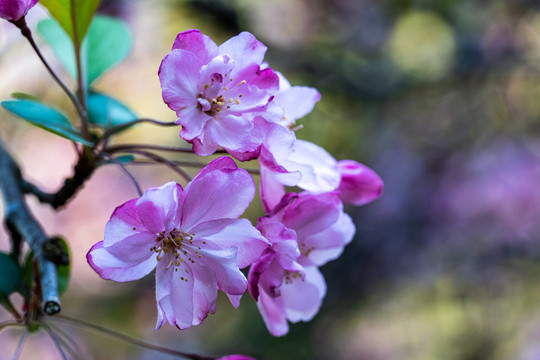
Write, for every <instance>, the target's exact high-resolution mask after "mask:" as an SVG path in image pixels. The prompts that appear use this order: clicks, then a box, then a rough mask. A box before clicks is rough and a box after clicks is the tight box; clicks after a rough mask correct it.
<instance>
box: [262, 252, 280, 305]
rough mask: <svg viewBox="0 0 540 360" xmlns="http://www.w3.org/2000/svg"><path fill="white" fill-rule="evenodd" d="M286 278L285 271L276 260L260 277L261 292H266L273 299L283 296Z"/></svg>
mask: <svg viewBox="0 0 540 360" xmlns="http://www.w3.org/2000/svg"><path fill="white" fill-rule="evenodd" d="M284 276H285V270H284V269H283V268H282V267H281V265H279V263H278V262H277V261H275V259H274V261H272V262H271V263H270V265H268V268H267V269H266V270H265V271H264V272H263V273H262V274H261V276H260V277H259V290H264V291H265V292H266V293H267V294H269V295H271V296H272V297H278V296H279V295H280V294H281V285H282V284H283V280H284Z"/></svg>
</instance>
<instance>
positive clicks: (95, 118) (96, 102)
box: [87, 92, 137, 129]
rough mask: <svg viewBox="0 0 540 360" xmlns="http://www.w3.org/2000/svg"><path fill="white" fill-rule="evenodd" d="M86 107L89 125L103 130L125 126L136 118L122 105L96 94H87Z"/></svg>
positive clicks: (110, 98)
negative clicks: (97, 126) (94, 125)
mask: <svg viewBox="0 0 540 360" xmlns="http://www.w3.org/2000/svg"><path fill="white" fill-rule="evenodd" d="M87 106H88V118H89V120H90V123H92V124H96V125H99V126H101V127H102V128H103V129H108V128H111V127H113V126H117V125H121V124H125V123H128V122H131V121H133V120H135V119H136V118H137V116H136V115H135V114H134V113H133V112H132V111H131V110H130V109H129V108H128V107H126V106H125V105H124V104H122V103H121V102H119V101H118V100H116V99H113V98H112V97H110V96H107V95H105V94H101V93H98V92H91V93H90V94H89V96H88V101H87Z"/></svg>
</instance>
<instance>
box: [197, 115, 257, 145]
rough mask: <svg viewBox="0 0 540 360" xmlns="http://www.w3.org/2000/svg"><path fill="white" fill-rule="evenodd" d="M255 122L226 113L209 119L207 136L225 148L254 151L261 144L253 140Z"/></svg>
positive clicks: (206, 129)
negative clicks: (252, 130) (214, 118)
mask: <svg viewBox="0 0 540 360" xmlns="http://www.w3.org/2000/svg"><path fill="white" fill-rule="evenodd" d="M252 128H253V123H252V122H251V121H249V120H248V119H246V118H244V117H241V116H234V115H231V114H224V115H221V116H219V118H217V119H216V120H212V121H209V122H208V123H207V125H206V127H205V131H206V132H207V134H206V136H207V137H210V138H212V139H213V140H214V141H215V142H216V143H217V144H218V145H220V146H221V147H223V148H226V149H231V150H235V151H253V150H255V149H256V148H257V147H258V146H259V145H260V144H257V143H253V142H252V141H251V137H250V135H251V129H252Z"/></svg>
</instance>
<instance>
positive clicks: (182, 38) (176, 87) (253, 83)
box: [159, 30, 279, 160]
mask: <svg viewBox="0 0 540 360" xmlns="http://www.w3.org/2000/svg"><path fill="white" fill-rule="evenodd" d="M265 52H266V47H265V46H264V45H263V44H262V43H261V42H259V41H258V40H257V39H255V37H254V36H253V35H251V34H250V33H247V32H243V33H241V34H240V35H238V36H235V37H233V38H231V39H229V40H228V41H226V42H225V43H223V44H221V45H220V46H217V45H216V44H215V43H214V42H213V41H212V40H211V39H210V38H209V37H208V36H206V35H203V34H201V33H200V31H199V30H187V31H184V32H182V33H180V34H178V36H177V38H176V40H175V42H174V45H173V50H172V51H171V52H170V53H169V54H168V55H167V56H165V58H164V59H163V61H162V63H161V66H160V69H159V79H160V82H161V88H162V91H163V100H164V101H165V103H167V105H168V106H169V107H170V108H171V109H172V110H174V111H176V114H177V116H178V120H177V123H178V124H180V125H182V130H181V131H180V137H182V138H183V139H184V140H186V141H188V142H190V143H192V144H193V149H194V151H195V152H196V153H197V154H198V155H201V156H206V155H210V154H212V153H214V152H215V151H216V150H217V148H218V146H221V147H223V148H224V149H226V150H227V151H229V152H230V153H232V154H233V155H234V156H235V157H237V158H238V159H240V160H249V159H251V158H253V157H256V156H257V149H258V147H259V146H260V141H257V139H256V138H254V137H252V136H251V135H252V130H253V120H252V119H253V117H252V116H251V115H250V114H251V113H255V112H260V111H261V109H264V107H265V106H266V105H267V104H268V102H269V101H270V99H271V96H272V95H273V93H275V92H276V91H277V90H278V87H279V78H278V76H277V75H276V74H275V73H274V71H273V70H272V69H270V68H266V69H264V70H261V67H260V66H261V64H262V61H263V57H264V54H265Z"/></svg>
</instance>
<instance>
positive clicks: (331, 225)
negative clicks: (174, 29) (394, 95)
mask: <svg viewBox="0 0 540 360" xmlns="http://www.w3.org/2000/svg"><path fill="white" fill-rule="evenodd" d="M265 52H266V47H265V46H264V45H263V44H262V43H261V42H259V41H258V40H257V39H256V38H255V37H254V36H253V35H251V34H249V33H246V32H244V33H241V34H240V35H238V36H236V37H233V38H231V39H230V40H228V41H226V42H225V43H223V44H222V45H220V46H218V45H216V44H215V43H214V42H213V41H212V40H211V39H210V38H209V37H208V36H206V35H203V34H201V32H200V31H198V30H188V31H185V32H182V33H180V34H179V35H178V36H177V38H176V40H175V42H174V45H173V49H172V51H171V52H170V53H169V54H168V55H167V56H166V57H165V58H164V59H163V61H162V63H161V66H160V69H159V79H160V82H161V86H162V91H163V99H164V101H165V103H166V104H167V105H168V106H169V107H170V108H171V109H172V110H174V111H175V112H176V114H177V117H178V120H177V123H178V124H180V125H181V126H182V130H181V131H180V137H181V138H182V139H184V140H186V141H187V142H189V143H191V144H192V146H193V151H194V152H195V153H196V154H198V155H201V156H206V155H210V154H213V153H214V152H215V151H216V150H217V149H218V148H219V147H221V148H223V149H224V150H226V151H227V152H228V153H229V154H230V155H232V156H233V157H235V158H236V159H238V160H240V161H245V160H252V159H258V161H259V164H260V194H261V201H262V204H263V209H264V211H265V216H263V217H261V218H260V219H259V221H258V223H257V226H256V227H253V226H252V225H251V223H250V222H249V221H248V220H246V219H238V217H239V216H241V215H242V213H243V212H244V210H245V209H246V208H247V207H248V205H249V203H250V202H251V201H252V199H253V197H254V194H255V184H254V182H253V179H252V178H251V176H250V175H249V174H248V173H247V172H246V171H244V170H242V169H239V168H238V167H237V165H236V164H235V162H234V161H233V160H232V159H231V158H229V157H222V158H219V159H217V160H214V161H213V162H211V163H210V164H209V165H208V166H206V167H205V168H203V169H202V170H201V172H200V173H199V174H198V175H197V176H196V177H195V179H193V181H191V182H190V183H189V184H188V185H187V186H186V188H185V189H182V188H181V187H180V185H178V184H175V183H172V182H170V183H167V184H165V185H163V186H161V187H158V188H151V189H148V190H147V191H146V192H145V193H144V194H143V195H142V196H141V197H140V198H139V199H133V200H131V201H128V202H127V203H125V204H124V205H122V206H120V207H118V208H117V209H116V210H115V212H114V213H113V215H112V217H111V219H110V220H109V222H108V224H107V226H106V229H105V237H104V240H103V241H102V242H99V243H97V244H96V245H95V246H94V247H93V248H92V249H91V250H90V252H89V253H88V261H89V263H90V265H91V266H92V267H93V268H94V269H95V270H96V271H97V272H98V273H99V274H100V276H101V277H103V278H105V279H112V280H115V281H130V280H135V279H138V278H141V277H143V276H145V275H147V274H148V273H150V272H151V271H152V270H153V269H154V268H156V284H157V285H156V299H157V306H158V321H157V328H159V327H160V326H161V325H162V324H163V323H164V322H165V321H168V322H169V323H171V324H173V325H175V326H177V327H179V328H180V329H184V328H187V327H189V326H192V325H197V324H199V323H200V322H201V321H202V320H203V319H204V318H205V317H206V316H207V314H208V313H213V312H214V311H215V305H216V296H217V290H218V289H219V290H221V291H223V292H225V293H226V294H227V295H228V296H229V299H230V300H231V302H232V303H233V305H234V306H238V305H239V301H240V297H241V295H242V294H243V293H244V292H245V291H246V289H248V288H249V292H250V294H251V295H252V297H253V298H254V300H255V301H256V302H257V306H258V308H259V310H260V312H261V314H262V317H263V319H264V321H265V323H266V325H267V327H268V329H269V331H270V332H271V333H272V334H273V335H275V336H281V335H284V334H286V333H287V331H288V321H290V322H298V321H309V320H310V319H311V318H313V316H314V315H315V314H316V313H317V312H318V310H319V308H320V306H321V303H322V301H323V298H324V295H325V292H326V283H325V280H324V278H323V276H322V275H321V273H320V271H319V269H318V268H319V267H320V266H322V265H324V264H325V263H326V262H328V261H330V260H333V259H335V258H337V257H338V256H339V255H340V254H341V253H342V251H343V248H344V247H345V245H346V244H348V243H349V242H350V241H351V240H352V238H353V236H354V232H355V227H354V225H353V222H352V220H351V218H350V217H349V216H348V215H347V214H345V213H344V212H343V202H346V203H350V204H353V205H364V204H367V203H369V202H370V201H372V200H374V199H376V198H377V197H378V196H380V194H381V192H382V187H383V184H382V181H381V179H380V177H379V176H378V175H377V174H376V173H375V172H374V171H373V170H371V169H369V168H368V167H366V166H364V165H362V164H359V163H357V162H355V161H352V160H342V161H337V160H336V159H335V158H334V157H332V156H331V155H330V154H329V153H328V152H326V150H324V149H323V148H321V147H320V146H318V145H315V144H313V143H311V142H308V141H304V140H300V139H297V138H296V133H295V130H296V127H295V122H296V120H298V119H299V118H301V117H303V116H305V115H306V114H308V113H309V112H311V110H312V109H313V107H314V106H315V104H316V103H317V102H318V101H319V99H320V94H319V93H318V92H317V90H315V89H313V88H309V87H302V86H291V85H290V84H289V82H288V81H287V80H286V79H285V77H284V76H283V75H282V74H280V73H278V72H276V71H274V70H272V69H271V68H270V67H268V65H267V64H266V63H264V55H265ZM286 186H297V187H298V188H300V189H302V190H303V191H302V192H300V193H287V189H286ZM250 265H251V268H250V270H249V275H248V279H246V278H245V277H244V275H243V274H242V272H241V271H240V270H239V269H240V268H245V267H248V266H250Z"/></svg>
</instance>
